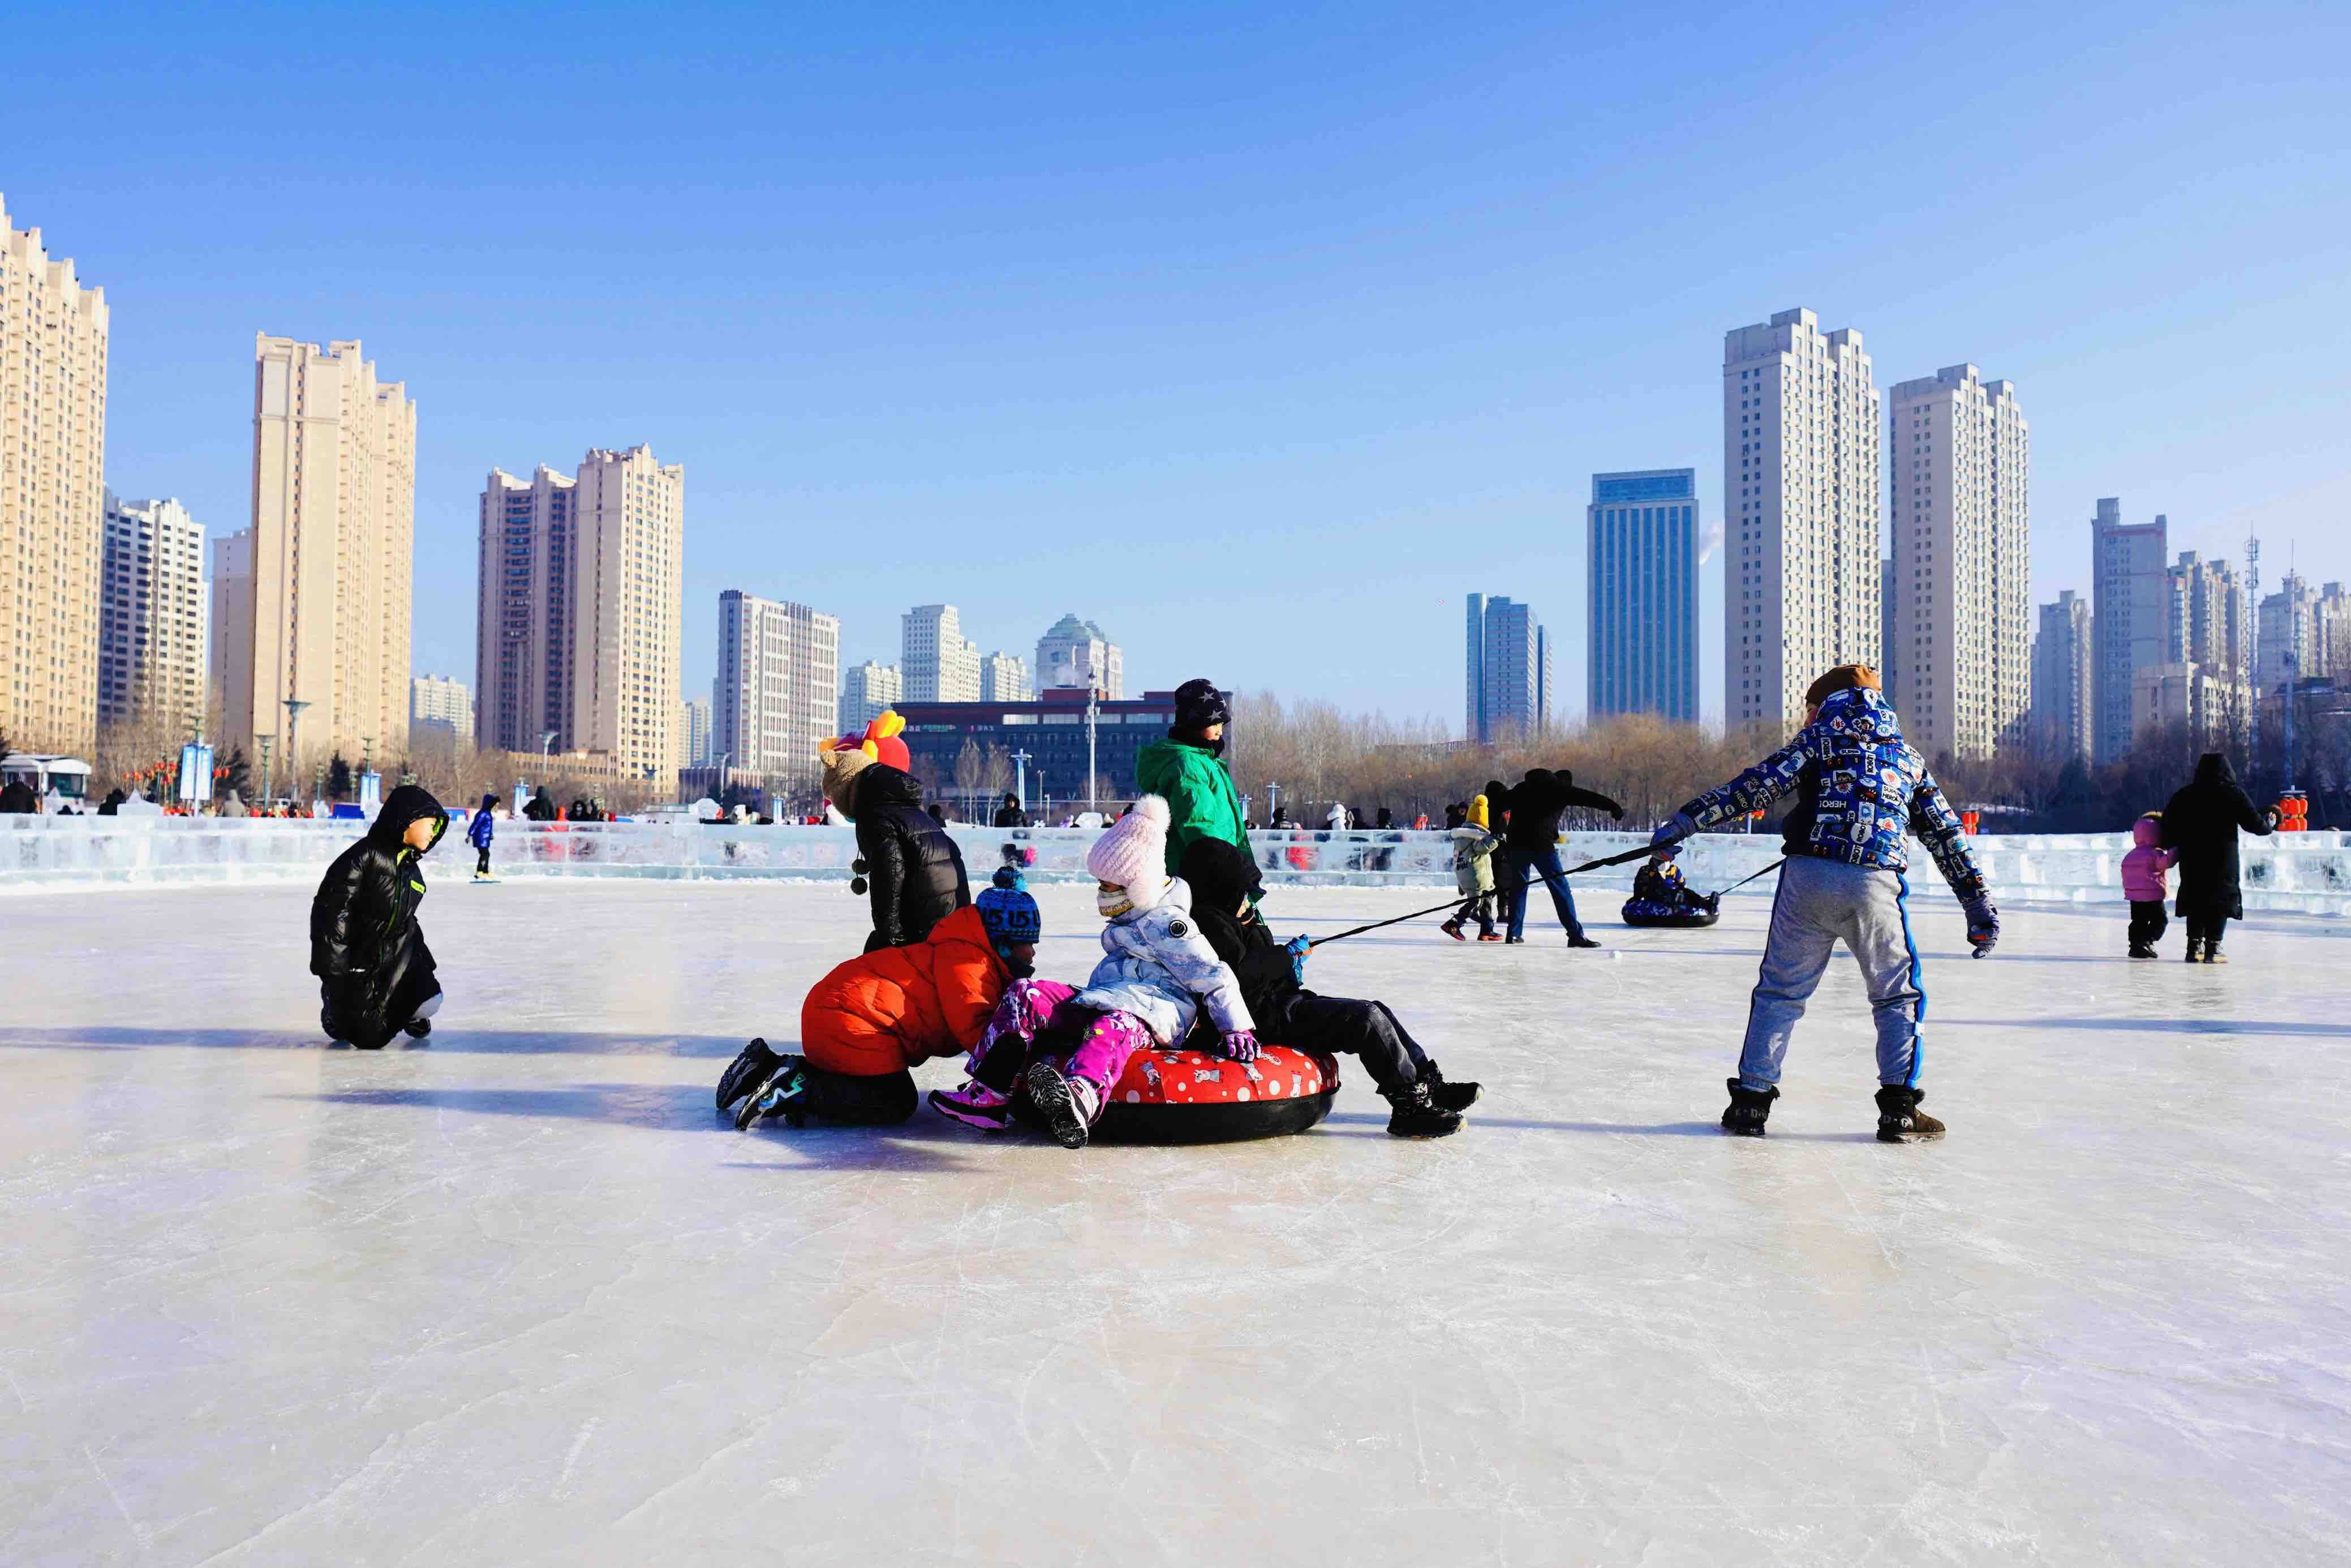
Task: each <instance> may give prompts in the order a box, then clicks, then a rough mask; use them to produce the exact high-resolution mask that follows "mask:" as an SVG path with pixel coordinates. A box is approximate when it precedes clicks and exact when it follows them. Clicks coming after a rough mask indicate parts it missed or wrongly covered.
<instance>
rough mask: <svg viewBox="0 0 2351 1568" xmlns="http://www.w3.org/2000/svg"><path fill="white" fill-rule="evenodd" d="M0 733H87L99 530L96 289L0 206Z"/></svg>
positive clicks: (94, 708)
mask: <svg viewBox="0 0 2351 1568" xmlns="http://www.w3.org/2000/svg"><path fill="white" fill-rule="evenodd" d="M0 242H5V244H0V730H5V732H7V733H8V735H9V737H10V739H11V740H13V741H14V742H16V745H17V746H19V747H20V748H22V749H24V750H26V751H33V752H68V753H70V752H87V751H89V748H90V744H91V742H93V741H95V740H96V739H97V735H98V684H99V682H98V644H99V618H98V600H99V576H100V573H101V571H102V569H103V566H102V563H103V561H104V557H105V551H106V546H105V535H106V495H105V485H106V482H105V479H104V472H105V468H106V353H107V348H106V345H107V311H106V292H105V290H103V289H98V288H84V287H83V286H81V283H80V282H79V280H78V279H77V278H76V277H75V275H74V264H73V263H72V262H71V261H68V260H65V259H62V258H60V259H58V260H56V261H52V260H50V259H49V253H48V250H47V247H46V246H45V245H44V244H42V240H41V231H40V230H38V229H18V228H16V226H15V225H14V224H13V223H10V222H9V219H8V209H7V205H6V203H5V202H0Z"/></svg>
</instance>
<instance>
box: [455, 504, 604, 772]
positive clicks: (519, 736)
mask: <svg viewBox="0 0 2351 1568" xmlns="http://www.w3.org/2000/svg"><path fill="white" fill-rule="evenodd" d="M578 491H579V483H578V482H577V481H576V480H573V479H571V478H569V477H568V476H566V475H564V474H560V473H558V472H555V471H554V470H553V469H551V468H549V467H548V466H547V465H546V464H545V463H541V464H539V465H538V470H537V472H534V473H533V474H532V475H531V477H530V478H529V479H528V480H522V479H517V478H516V477H515V476H514V475H513V474H510V473H508V472H506V471H505V470H503V469H496V468H494V469H492V470H490V477H489V483H487V484H486V485H484V486H483V489H482V500H481V530H480V539H481V552H480V561H479V573H480V575H479V577H478V578H477V581H478V583H479V597H478V598H477V600H476V605H475V627H474V680H475V692H476V702H475V710H476V711H475V738H476V740H477V741H478V742H479V743H480V744H481V745H484V746H486V747H491V748H494V749H496V750H500V751H508V752H536V751H538V750H540V749H541V746H542V744H544V745H546V746H547V747H549V748H554V749H561V750H566V751H568V750H569V749H570V748H571V740H570V734H571V728H570V712H571V670H572V655H573V651H574V637H573V627H572V615H571V612H572V606H573V605H574V604H575V603H576V602H577V591H578V590H577V585H576V584H575V583H574V581H573V575H574V571H575V568H576V566H577V565H578V562H577V558H576V557H577V548H576V535H575V533H574V529H573V521H572V508H573V504H574V502H575V501H576V500H577V498H578ZM549 731H553V732H554V738H553V740H551V741H550V740H549V739H548V732H549Z"/></svg>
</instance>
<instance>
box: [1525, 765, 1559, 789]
mask: <svg viewBox="0 0 2351 1568" xmlns="http://www.w3.org/2000/svg"><path fill="white" fill-rule="evenodd" d="M1519 782H1520V783H1521V784H1532V785H1533V786H1534V787H1535V788H1537V789H1541V788H1542V786H1543V785H1545V784H1549V783H1551V770H1550V769H1549V768H1529V769H1528V770H1527V776H1526V777H1525V778H1523V779H1521V780H1520V781H1519Z"/></svg>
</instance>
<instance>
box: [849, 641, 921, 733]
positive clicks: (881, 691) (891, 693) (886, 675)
mask: <svg viewBox="0 0 2351 1568" xmlns="http://www.w3.org/2000/svg"><path fill="white" fill-rule="evenodd" d="M905 700H906V678H905V676H904V673H902V672H901V671H900V670H899V669H898V667H897V666H896V665H894V664H877V663H875V662H873V661H872V659H867V660H866V661H865V662H864V663H862V664H861V665H859V666H858V667H857V668H856V669H854V670H851V671H850V672H849V673H848V674H846V675H844V676H842V677H841V713H840V717H839V718H837V719H836V720H835V721H834V722H836V723H838V724H839V725H840V726H841V733H842V734H844V735H855V734H862V732H864V729H865V726H866V725H868V724H870V723H872V722H873V721H874V720H876V719H878V718H880V717H881V716H882V715H883V713H884V712H886V711H889V710H890V709H892V708H895V707H896V706H897V705H898V704H899V703H901V702H903V701H905Z"/></svg>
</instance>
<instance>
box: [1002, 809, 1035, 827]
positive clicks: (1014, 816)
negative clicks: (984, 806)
mask: <svg viewBox="0 0 2351 1568" xmlns="http://www.w3.org/2000/svg"><path fill="white" fill-rule="evenodd" d="M996 826H998V827H1026V826H1029V814H1028V813H1027V812H1025V811H1023V810H1021V809H1020V808H1019V806H1017V805H999V806H998V807H997V808H996Z"/></svg>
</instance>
